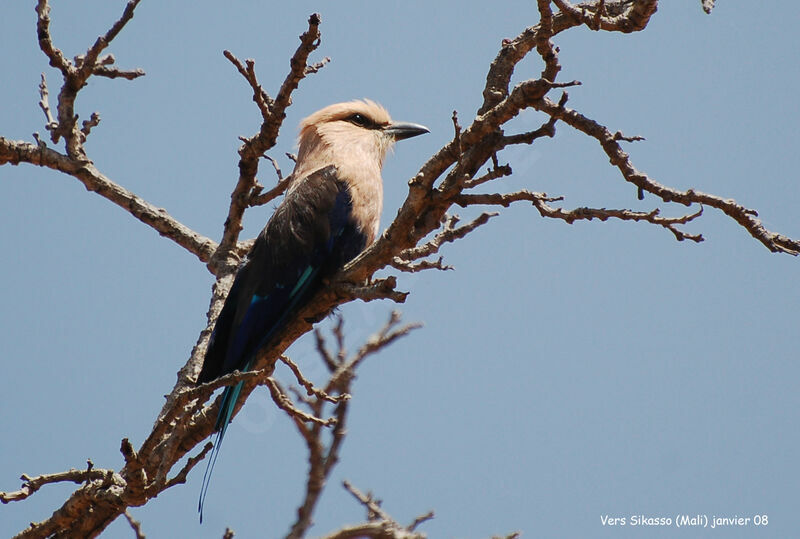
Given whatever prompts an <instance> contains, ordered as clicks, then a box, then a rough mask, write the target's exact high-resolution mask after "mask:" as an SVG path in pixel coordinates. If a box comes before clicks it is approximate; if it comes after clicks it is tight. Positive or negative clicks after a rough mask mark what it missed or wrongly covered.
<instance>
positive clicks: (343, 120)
mask: <svg viewBox="0 0 800 539" xmlns="http://www.w3.org/2000/svg"><path fill="white" fill-rule="evenodd" d="M427 132H428V129H427V128H426V127H423V126H421V125H418V124H411V123H399V122H392V119H391V117H390V116H389V113H388V112H387V111H386V109H385V108H383V107H382V106H380V105H379V104H377V103H375V102H374V101H370V100H369V99H364V100H363V101H348V102H346V103H337V104H335V105H330V106H328V107H325V108H324V109H322V110H319V111H317V112H315V113H314V114H312V115H311V116H309V117H308V118H306V119H304V120H303V121H302V122H300V136H299V137H298V141H297V143H298V146H299V148H298V152H297V163H296V164H295V168H294V172H293V173H292V176H293V180H292V181H293V182H295V181H302V179H303V178H305V177H306V176H308V175H309V174H311V173H312V172H314V171H315V170H319V169H321V168H323V167H326V166H328V165H335V166H336V168H337V170H338V176H339V178H340V179H342V180H344V181H346V182H347V183H348V185H349V186H350V189H351V192H352V195H353V198H354V201H353V202H354V208H356V209H357V212H358V213H359V214H360V215H359V216H358V217H359V221H361V222H363V227H364V228H365V231H367V232H368V235H369V236H370V241H372V238H374V235H375V234H376V233H377V226H378V220H379V218H380V212H381V207H382V205H383V181H382V179H381V168H382V167H383V160H384V158H385V157H386V152H387V151H388V150H389V148H391V147H392V145H393V144H394V143H395V141H397V140H402V139H406V138H410V137H413V136H416V135H421V134H423V133H427ZM292 187H293V186H290V188H289V189H290V190H291V189H292ZM366 229H369V230H366Z"/></svg>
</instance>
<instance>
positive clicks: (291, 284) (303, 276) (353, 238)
mask: <svg viewBox="0 0 800 539" xmlns="http://www.w3.org/2000/svg"><path fill="white" fill-rule="evenodd" d="M428 132H429V130H428V128H427V127H425V126H423V125H419V124H416V123H408V122H394V121H392V119H391V117H390V116H389V113H388V112H387V111H386V109H385V108H384V107H383V106H381V105H379V104H378V103H376V102H374V101H371V100H369V99H363V100H355V101H348V102H344V103H336V104H333V105H329V106H327V107H325V108H323V109H321V110H319V111H317V112H315V113H313V114H311V115H310V116H308V117H307V118H305V119H304V120H302V121H301V122H300V130H299V136H298V140H297V145H298V152H297V158H296V160H295V167H294V170H293V172H292V174H291V176H290V177H289V178H287V179H286V180H285V181H287V182H289V183H288V188H287V191H286V195H285V197H284V199H283V201H282V202H281V203H280V204H279V205H278V207H277V208H276V209H275V212H274V213H273V215H272V217H271V218H270V219H269V221H268V222H267V224H266V226H265V227H264V229H263V230H262V231H261V233H260V234H259V235H258V237H257V238H256V240H255V243H254V244H253V246H252V248H251V250H250V252H249V253H248V255H247V256H246V257H245V259H244V261H243V263H242V264H241V265H240V267H239V269H238V271H237V273H236V277H235V278H234V281H233V285H232V286H231V290H230V292H229V293H228V296H227V298H226V300H225V303H224V304H223V307H222V310H221V311H220V314H219V316H218V317H217V320H216V323H215V325H214V329H213V330H212V333H211V338H210V340H209V343H208V347H207V349H206V353H205V357H204V360H203V366H202V369H201V371H200V374H199V376H198V378H197V383H198V384H203V383H206V382H210V381H212V380H215V379H217V378H219V377H220V376H224V375H226V374H228V373H231V372H234V371H236V370H238V371H248V370H250V368H251V366H252V363H253V361H254V359H255V358H256V356H257V354H258V352H259V351H260V350H261V349H263V348H265V347H267V346H269V344H270V341H271V339H272V338H273V337H274V336H275V335H276V334H277V333H278V332H279V331H280V330H281V329H282V328H283V327H284V326H285V325H286V324H287V323H288V322H289V320H290V319H291V316H292V314H294V313H296V312H297V311H298V310H299V309H300V308H302V307H303V306H304V305H305V304H306V303H307V302H308V301H309V300H310V299H311V297H312V296H313V295H314V294H315V293H316V292H317V291H318V290H319V289H320V288H321V287H322V286H323V283H324V280H325V279H326V278H329V277H331V276H332V275H334V274H335V273H336V272H337V271H338V270H340V269H341V268H342V267H344V265H345V264H347V262H349V261H350V260H352V259H353V258H355V257H356V256H357V255H358V254H359V253H361V252H362V251H363V250H364V249H365V248H366V247H367V246H369V245H370V244H371V243H372V242H373V241H375V238H376V237H377V235H378V232H379V225H380V215H381V210H382V206H383V180H382V178H381V169H382V167H383V162H384V159H385V157H386V154H387V152H388V151H389V149H390V148H391V147H392V146H393V145H394V143H395V142H396V141H399V140H404V139H408V138H411V137H415V136H418V135H422V134H424V133H428ZM242 386H243V382H239V383H238V384H236V385H235V386H228V387H226V388H225V390H224V392H223V394H222V400H221V404H220V408H219V414H218V416H217V419H216V423H215V425H214V431H215V432H216V433H217V434H216V439H215V442H214V449H213V452H212V453H213V454H212V455H210V456H209V461H208V464H207V465H206V473H205V475H204V477H203V485H202V487H201V491H200V502H199V505H198V511H199V512H200V522H202V520H203V503H204V500H205V496H206V494H207V490H208V484H209V481H210V477H211V471H212V469H213V466H214V463H215V462H216V458H217V455H218V454H219V449H220V446H221V444H222V439H223V438H224V437H225V431H226V430H227V428H228V425H229V423H230V421H231V419H232V415H233V411H234V409H235V407H236V403H237V401H238V398H239V394H240V392H241V390H242Z"/></svg>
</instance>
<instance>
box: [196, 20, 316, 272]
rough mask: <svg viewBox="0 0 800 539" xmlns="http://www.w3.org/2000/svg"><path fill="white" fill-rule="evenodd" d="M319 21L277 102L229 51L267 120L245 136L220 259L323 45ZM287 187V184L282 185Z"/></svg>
mask: <svg viewBox="0 0 800 539" xmlns="http://www.w3.org/2000/svg"><path fill="white" fill-rule="evenodd" d="M319 24H320V16H319V15H318V14H316V13H314V14H312V15H311V16H310V17H309V19H308V30H306V31H305V32H304V33H303V34H302V35H301V36H300V46H299V47H298V48H297V50H296V51H295V53H294V55H293V56H292V59H291V62H290V65H291V69H290V71H289V74H288V75H287V76H286V79H285V80H284V81H283V84H282V85H281V87H280V89H279V90H278V95H277V97H276V98H275V100H274V101H268V100H267V99H268V96H266V93H265V92H264V90H263V89H262V88H261V86H260V85H259V84H258V81H257V80H256V78H255V72H254V69H253V66H252V65H251V64H252V60H250V61H248V67H247V68H245V67H243V66H242V64H241V62H239V61H238V60H236V59H235V57H234V56H233V55H232V54H231V53H230V52H227V51H226V54H225V56H226V58H228V59H229V60H230V61H231V62H233V64H234V65H236V68H237V69H238V70H239V72H240V73H242V75H243V76H244V77H245V78H246V79H247V80H248V82H250V85H251V87H252V88H253V90H254V100H255V101H256V103H257V104H259V109H260V110H261V114H262V118H263V122H262V123H261V128H260V130H259V132H258V133H257V134H256V135H254V136H252V137H250V138H248V139H245V142H244V144H242V146H241V147H240V148H239V157H240V159H239V180H238V182H237V184H236V187H235V188H234V190H233V192H232V193H231V204H230V208H229V210H228V217H227V219H226V220H225V230H224V232H223V234H222V241H221V242H220V245H219V253H218V254H217V257H216V258H217V259H220V258H226V257H228V256H229V255H230V253H231V252H232V251H233V250H234V249H235V247H236V244H237V241H238V238H239V233H240V232H241V230H242V215H243V214H244V211H245V209H247V207H248V206H249V205H250V204H251V202H252V201H251V198H252V196H251V193H252V190H253V188H254V187H255V185H256V174H257V172H258V161H259V159H260V158H261V156H262V155H263V154H264V152H266V151H267V150H269V149H270V148H272V147H273V146H274V145H275V141H276V140H277V138H278V132H279V130H280V127H281V125H282V123H283V120H284V119H285V118H286V108H287V107H288V106H289V105H291V103H292V99H291V94H292V92H293V91H294V90H295V89H296V88H297V86H298V84H299V83H300V80H302V79H303V78H304V77H305V76H306V67H307V65H306V62H307V60H308V56H309V55H310V54H311V53H312V52H313V51H314V50H315V49H316V48H317V47H318V46H319V36H320V33H319ZM279 185H280V184H279ZM285 187H286V186H285V185H284V186H283V187H282V188H285ZM275 196H277V195H275ZM262 200H263V198H262ZM262 203H263V202H262ZM223 263H224V261H218V260H214V261H212V265H214V266H218V265H221V264H223ZM230 265H231V264H230V263H228V264H227V266H228V267H230Z"/></svg>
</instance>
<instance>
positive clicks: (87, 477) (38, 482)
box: [0, 466, 113, 504]
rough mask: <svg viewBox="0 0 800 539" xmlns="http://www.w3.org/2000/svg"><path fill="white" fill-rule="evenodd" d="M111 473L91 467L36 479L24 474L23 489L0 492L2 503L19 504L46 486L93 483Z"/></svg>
mask: <svg viewBox="0 0 800 539" xmlns="http://www.w3.org/2000/svg"><path fill="white" fill-rule="evenodd" d="M109 473H113V472H112V471H111V470H104V469H101V468H92V467H91V466H90V467H89V468H87V469H86V470H75V469H72V470H68V471H66V472H58V473H54V474H45V475H37V476H36V477H29V476H28V475H26V474H22V476H21V477H20V479H21V480H22V481H23V484H22V487H21V488H20V489H19V490H16V491H13V492H0V502H3V503H4V504H5V503H9V502H18V501H20V500H24V499H25V498H27V497H28V496H30V495H31V494H33V493H34V492H36V491H37V490H39V489H40V488H42V487H43V486H44V485H49V484H52V483H64V482H69V483H77V484H81V483H85V482H86V481H91V480H95V479H103V478H104V477H106V476H107V475H108V474H109Z"/></svg>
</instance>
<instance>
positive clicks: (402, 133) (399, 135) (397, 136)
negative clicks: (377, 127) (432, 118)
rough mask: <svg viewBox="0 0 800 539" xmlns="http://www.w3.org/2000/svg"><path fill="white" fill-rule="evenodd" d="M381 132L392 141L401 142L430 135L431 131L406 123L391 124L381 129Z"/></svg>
mask: <svg viewBox="0 0 800 539" xmlns="http://www.w3.org/2000/svg"><path fill="white" fill-rule="evenodd" d="M383 131H384V132H385V133H387V134H388V135H390V136H392V137H394V140H403V139H407V138H411V137H416V136H417V135H423V134H425V133H430V132H431V130H430V129H428V128H427V127H425V126H424V125H419V124H412V123H408V122H393V123H390V124H389V125H387V126H386V127H384V128H383Z"/></svg>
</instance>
